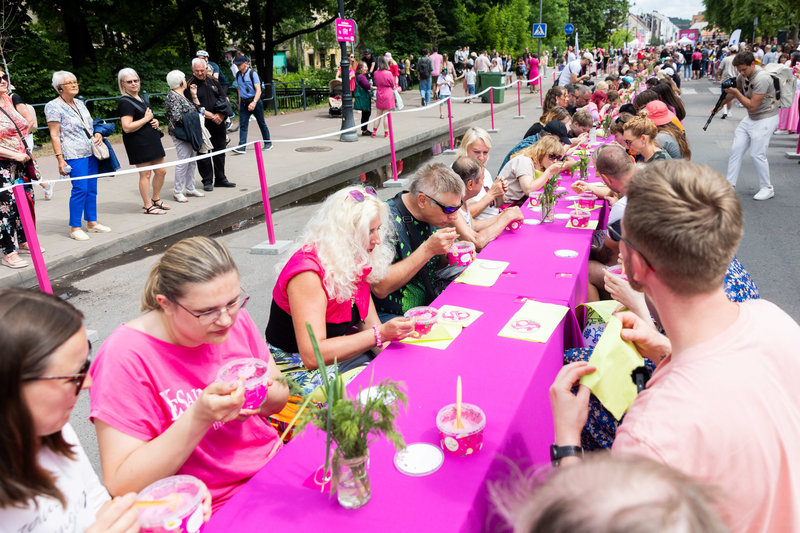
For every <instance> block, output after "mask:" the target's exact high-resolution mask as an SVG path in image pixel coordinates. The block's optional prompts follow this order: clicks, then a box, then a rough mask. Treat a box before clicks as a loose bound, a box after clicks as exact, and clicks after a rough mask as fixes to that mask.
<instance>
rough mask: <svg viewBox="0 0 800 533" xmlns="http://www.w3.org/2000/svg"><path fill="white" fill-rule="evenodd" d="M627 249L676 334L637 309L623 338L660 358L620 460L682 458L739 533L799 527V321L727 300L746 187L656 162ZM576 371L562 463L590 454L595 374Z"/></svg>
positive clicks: (648, 171) (568, 369)
mask: <svg viewBox="0 0 800 533" xmlns="http://www.w3.org/2000/svg"><path fill="white" fill-rule="evenodd" d="M627 193H628V194H627V197H628V205H627V208H626V210H625V216H624V218H623V220H622V241H621V242H620V254H621V255H622V256H623V258H624V264H625V272H626V274H627V276H628V279H629V281H630V283H631V286H632V287H633V288H634V289H636V290H640V291H643V292H644V293H645V294H646V295H647V296H648V297H649V298H650V300H651V301H652V303H653V304H654V307H655V310H656V312H657V313H658V317H659V320H660V322H661V324H662V325H663V327H664V330H665V331H666V332H667V335H668V336H669V338H667V337H665V336H663V335H661V334H660V333H658V332H657V331H656V329H655V328H654V327H653V325H652V323H651V322H649V321H644V320H642V319H640V318H638V317H636V316H634V315H632V314H631V313H620V314H619V315H617V316H618V317H619V318H620V319H621V320H622V323H623V330H622V334H621V336H622V338H623V339H625V340H630V341H632V342H634V343H635V344H636V347H637V349H638V350H639V353H641V354H642V355H643V356H645V357H648V358H649V359H651V360H653V361H654V362H656V363H657V364H658V367H657V368H656V370H655V372H654V373H653V375H652V377H651V378H650V380H649V382H648V383H647V388H646V389H645V390H644V391H643V392H642V393H641V394H639V396H638V397H637V398H636V400H635V401H634V402H633V405H632V406H631V408H630V409H629V411H628V413H627V414H626V415H625V418H624V419H623V421H622V424H621V425H620V427H619V429H618V430H617V435H616V440H615V441H614V445H613V447H612V451H613V453H616V454H636V455H642V456H646V457H650V458H653V459H655V460H658V461H660V462H663V463H665V464H667V465H669V466H672V467H674V468H676V469H678V470H680V471H682V472H684V473H686V474H689V475H691V476H694V477H696V478H697V479H699V480H700V481H703V482H705V483H707V484H708V485H710V486H712V487H713V490H715V492H716V495H717V497H718V506H717V511H718V512H719V514H720V517H721V518H722V520H723V521H724V522H725V523H726V525H727V526H728V527H729V528H730V529H731V530H732V531H734V532H748V533H749V532H763V533H766V532H773V531H800V475H798V472H800V394H798V393H797V390H796V389H797V386H798V383H800V357H798V356H797V355H798V354H797V349H798V346H800V326H798V325H797V323H796V322H795V321H794V320H792V318H791V317H789V316H788V315H787V314H786V313H784V312H783V311H781V310H780V309H779V308H778V307H776V306H775V305H773V304H771V303H769V302H767V301H765V300H751V301H748V302H745V303H733V302H731V301H729V300H728V299H727V297H726V295H725V292H724V290H723V277H724V275H725V271H726V269H727V265H728V263H729V262H730V260H731V258H732V257H733V255H734V253H735V252H736V250H737V248H738V246H739V242H740V240H741V237H742V210H741V206H740V204H739V200H738V197H737V196H736V193H735V191H734V190H733V189H732V188H731V187H730V185H729V184H728V183H727V182H726V181H725V179H724V178H723V177H722V176H721V175H720V174H718V173H717V172H714V171H713V170H711V169H710V168H708V167H706V166H702V165H698V164H695V163H690V162H687V161H682V160H675V161H665V162H658V163H653V164H651V165H648V166H647V167H646V168H645V169H643V170H640V171H639V172H638V174H637V175H636V176H635V177H634V178H633V179H632V180H631V182H630V184H629V186H628V190H627ZM594 371H595V369H594V368H592V367H590V366H588V364H587V363H583V362H581V363H572V364H570V365H566V366H565V367H564V368H563V369H562V370H561V372H560V373H559V374H558V376H557V377H556V380H555V381H554V383H553V385H552V387H551V388H550V398H551V403H552V408H553V420H554V425H555V438H556V442H555V444H554V446H553V449H552V451H551V455H553V456H554V462H559V459H561V458H563V459H562V460H561V461H560V463H561V464H562V465H566V464H567V463H568V462H574V461H577V460H579V459H578V457H579V456H581V455H582V450H581V448H580V442H581V440H580V437H581V429H582V428H583V426H584V424H585V422H586V417H587V410H588V405H587V404H588V399H589V392H590V391H589V389H588V388H586V387H585V386H583V385H581V386H580V387H579V389H578V393H577V395H575V394H573V393H572V387H573V386H574V385H576V384H577V383H578V380H579V379H580V377H581V376H583V375H586V374H590V373H592V372H594Z"/></svg>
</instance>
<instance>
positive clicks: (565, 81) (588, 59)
mask: <svg viewBox="0 0 800 533" xmlns="http://www.w3.org/2000/svg"><path fill="white" fill-rule="evenodd" d="M592 63H594V56H593V55H592V54H590V53H589V52H585V53H584V54H583V56H582V57H581V58H580V60H578V59H576V60H574V61H570V62H569V63H567V65H566V66H565V67H564V70H562V71H561V77H560V78H558V84H559V85H561V86H562V87H564V86H565V85H569V84H571V83H572V84H575V83H582V82H583V80H588V79H589V78H590V77H591V76H592V74H591V73H589V72H587V73H586V74H583V75H581V72H582V71H583V69H585V68H588V67H589V65H591V64H592Z"/></svg>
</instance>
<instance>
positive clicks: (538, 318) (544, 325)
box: [498, 300, 569, 342]
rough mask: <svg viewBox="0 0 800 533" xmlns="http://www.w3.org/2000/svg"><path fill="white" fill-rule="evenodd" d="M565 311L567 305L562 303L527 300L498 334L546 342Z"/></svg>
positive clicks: (567, 309)
mask: <svg viewBox="0 0 800 533" xmlns="http://www.w3.org/2000/svg"><path fill="white" fill-rule="evenodd" d="M567 311H569V307H566V306H564V305H556V304H548V303H544V302H536V301H533V300H528V301H527V302H525V303H524V304H523V306H522V308H521V309H520V310H519V311H517V312H516V313H514V316H512V317H511V320H509V321H508V323H506V325H505V326H503V329H501V330H500V333H498V335H499V336H500V337H508V338H509V339H519V340H523V341H531V342H547V340H548V339H549V338H550V335H552V334H553V331H555V329H556V327H558V325H559V324H560V323H561V320H562V319H563V318H564V315H566V314H567ZM537 325H538V327H537Z"/></svg>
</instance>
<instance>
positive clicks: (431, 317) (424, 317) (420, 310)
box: [403, 306, 439, 337]
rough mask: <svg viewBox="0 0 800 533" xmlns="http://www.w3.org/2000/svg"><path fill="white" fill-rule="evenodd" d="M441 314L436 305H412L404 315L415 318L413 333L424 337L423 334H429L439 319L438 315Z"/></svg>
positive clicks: (415, 335) (413, 335) (414, 335)
mask: <svg viewBox="0 0 800 533" xmlns="http://www.w3.org/2000/svg"><path fill="white" fill-rule="evenodd" d="M438 314H439V310H438V309H436V308H435V307H429V306H424V307H412V308H411V309H409V310H408V311H406V314H405V315H403V316H405V317H406V318H414V319H416V322H415V323H414V333H412V334H411V336H412V337H422V336H423V335H427V334H428V333H430V332H431V330H432V329H433V326H435V325H436V322H437V321H438V318H437V315H438Z"/></svg>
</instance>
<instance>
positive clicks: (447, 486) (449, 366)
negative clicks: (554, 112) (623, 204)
mask: <svg viewBox="0 0 800 533" xmlns="http://www.w3.org/2000/svg"><path fill="white" fill-rule="evenodd" d="M565 205H566V204H562V205H561V206H558V208H557V210H556V212H565V211H566V209H565ZM523 212H524V213H525V216H526V218H537V217H539V214H538V213H534V212H533V211H531V210H530V209H528V208H527V207H524V208H523ZM601 215H602V213H601V212H600V210H598V211H594V212H593V215H592V216H593V218H594V219H596V218H598V216H601ZM591 236H592V231H591V230H573V229H567V228H565V227H564V222H563V221H556V222H555V223H553V224H542V225H538V226H528V225H525V226H523V227H522V228H520V229H519V230H518V231H517V232H513V233H512V232H504V234H503V235H501V236H500V237H499V238H498V239H497V240H495V241H494V242H492V243H490V244H489V246H487V247H486V249H484V250H483V251H482V252H481V254H480V257H481V258H486V259H497V260H503V261H509V263H510V265H509V267H508V268H507V269H506V271H507V272H515V274H512V275H501V276H500V279H499V280H498V282H497V283H496V284H495V285H494V286H493V287H476V286H472V285H464V284H459V283H452V284H451V285H450V286H449V287H448V288H447V289H446V290H445V291H444V292H443V293H442V294H441V295H440V296H439V298H437V299H436V300H435V301H434V303H433V304H432V305H434V306H435V307H439V306H441V305H444V304H451V305H458V306H463V307H469V308H472V309H477V310H480V311H483V312H484V314H483V315H482V316H481V317H480V318H479V319H478V320H477V321H476V322H475V323H474V324H472V325H471V326H469V327H468V328H465V329H464V330H463V331H462V333H461V334H460V335H459V336H458V337H457V338H456V339H455V340H454V341H453V342H452V343H451V344H450V346H449V347H448V348H447V350H443V351H441V350H435V349H431V348H427V347H422V346H417V345H409V344H402V343H393V344H392V345H390V346H389V347H388V348H387V349H386V350H385V351H384V352H383V353H381V355H380V356H379V357H378V358H377V359H376V360H375V361H374V362H373V363H372V364H371V365H370V367H369V368H368V369H367V370H365V371H364V372H362V374H361V375H359V376H358V377H357V378H356V379H355V380H354V381H353V382H352V383H351V384H350V385H349V386H348V394H349V395H354V394H356V393H357V391H358V390H359V389H360V388H366V387H367V386H369V383H370V380H371V379H372V380H373V382H374V383H377V382H379V381H381V380H383V379H385V378H391V379H394V380H399V381H403V382H404V383H405V385H406V389H407V392H408V398H409V405H408V409H407V411H406V412H405V413H404V414H402V415H401V417H400V419H399V427H400V430H401V432H402V434H403V435H404V437H405V440H406V443H408V444H410V443H414V442H428V443H431V444H436V445H438V440H439V437H438V430H437V429H436V423H435V417H436V413H437V411H438V410H439V408H441V407H442V406H444V405H446V404H448V403H452V402H453V401H454V398H455V383H456V377H457V376H459V375H460V376H461V377H462V381H463V384H464V401H465V402H468V403H474V404H476V405H479V406H480V407H481V408H482V409H483V410H484V412H485V413H486V418H487V425H486V430H485V432H484V447H483V449H482V450H481V451H480V452H478V453H477V454H475V455H472V456H468V457H451V456H447V455H445V461H444V464H443V465H442V467H441V468H440V469H439V470H438V471H437V472H435V473H434V474H432V475H429V476H426V477H409V476H405V475H403V474H401V473H400V472H398V471H397V470H396V469H395V467H394V464H393V458H394V453H395V452H394V449H393V447H392V446H391V445H390V444H389V443H388V442H385V441H384V440H378V441H375V442H374V443H372V444H371V445H370V479H371V481H372V499H371V501H370V502H369V503H368V504H367V505H366V506H365V507H363V508H362V509H359V510H356V511H350V510H346V509H343V508H342V507H340V506H339V505H338V503H337V502H336V497H335V496H333V497H331V498H329V496H328V494H327V491H326V492H325V493H324V494H322V493H320V490H319V489H318V488H316V489H315V488H314V487H315V485H314V482H313V476H314V473H315V471H316V470H317V469H318V467H320V466H321V465H322V462H323V461H324V457H325V449H324V446H325V438H324V434H322V433H319V432H317V431H316V430H313V429H310V430H308V431H306V432H305V433H304V434H302V435H300V436H298V437H296V438H295V439H294V440H293V441H292V442H291V443H290V444H289V445H288V446H286V448H284V449H283V450H282V451H281V452H280V453H279V454H278V455H277V456H276V457H275V458H274V459H273V460H272V461H271V462H270V463H269V464H268V465H267V466H265V467H264V468H263V469H262V470H261V471H260V472H259V473H257V474H256V475H255V476H254V477H253V478H252V479H251V480H250V481H249V482H248V483H247V484H246V485H245V486H244V487H243V488H242V489H241V490H240V491H239V492H238V494H236V495H235V496H234V497H233V498H232V499H231V501H230V502H228V503H227V504H226V505H225V506H223V507H222V509H220V510H219V511H218V512H217V513H215V515H214V517H213V518H212V520H211V522H209V524H208V525H207V527H206V529H205V531H206V532H207V533H215V532H224V533H229V531H230V530H231V528H232V527H233V528H235V529H236V530H238V531H255V530H262V529H265V528H269V529H273V528H275V529H277V528H280V529H287V530H290V531H310V530H318V529H326V530H328V531H343V530H345V529H346V530H347V531H370V530H373V529H380V530H381V531H382V532H390V531H404V532H405V531H482V530H496V529H498V528H499V527H501V525H500V522H499V521H498V520H499V518H498V517H496V516H494V515H493V514H492V513H491V511H490V510H491V506H490V503H489V502H488V500H487V490H486V483H487V482H490V481H491V480H493V479H501V478H503V477H504V476H505V475H506V473H507V470H506V468H505V466H504V464H505V463H504V461H505V460H511V461H513V462H515V463H516V464H518V465H520V466H521V467H523V468H525V467H527V466H531V465H536V464H544V463H547V462H548V461H549V457H548V453H549V452H548V451H549V445H550V443H551V442H552V438H553V422H552V417H551V413H550V404H549V400H548V389H549V387H550V384H551V383H552V380H553V378H554V377H555V375H556V373H557V372H558V370H559V369H560V368H561V365H562V354H563V351H564V348H565V338H567V339H568V340H567V344H566V346H567V347H570V346H572V345H574V344H573V343H574V342H577V341H578V340H579V339H580V332H579V331H577V332H576V328H577V324H576V323H575V319H574V315H573V314H572V313H569V314H568V315H567V319H565V320H564V321H562V323H561V324H560V325H559V326H558V328H557V329H556V331H555V332H554V333H553V335H552V336H551V338H550V339H549V341H548V342H547V343H533V342H526V341H521V340H515V339H508V338H504V337H499V336H497V333H498V332H499V331H500V330H501V329H502V327H503V326H504V325H505V324H506V322H507V321H508V320H509V318H511V316H512V315H513V314H514V313H515V312H516V311H517V310H518V309H519V307H520V306H521V305H522V304H521V303H520V302H518V301H515V300H517V297H518V296H526V297H529V298H534V299H536V300H539V301H546V302H551V303H558V304H562V305H568V306H570V307H572V306H574V305H576V304H579V303H582V302H583V301H584V299H585V295H586V283H587V281H586V280H587V266H586V263H587V255H588V252H589V246H590V243H591ZM562 248H569V249H573V250H576V251H577V252H578V254H579V255H578V257H577V258H570V259H564V258H558V257H556V256H555V255H554V254H553V251H554V250H557V249H562ZM557 273H566V274H568V275H569V276H568V277H557V276H556V274H557ZM576 339H577V340H576Z"/></svg>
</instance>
